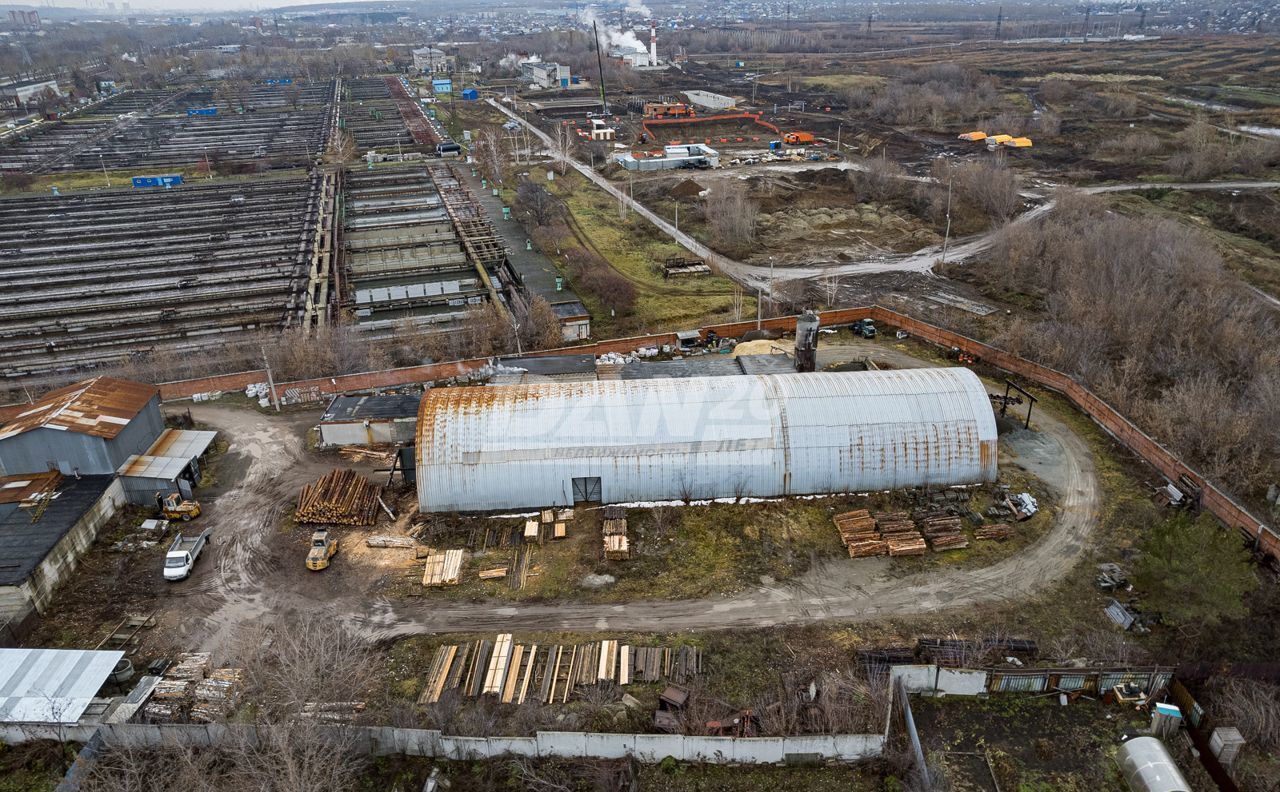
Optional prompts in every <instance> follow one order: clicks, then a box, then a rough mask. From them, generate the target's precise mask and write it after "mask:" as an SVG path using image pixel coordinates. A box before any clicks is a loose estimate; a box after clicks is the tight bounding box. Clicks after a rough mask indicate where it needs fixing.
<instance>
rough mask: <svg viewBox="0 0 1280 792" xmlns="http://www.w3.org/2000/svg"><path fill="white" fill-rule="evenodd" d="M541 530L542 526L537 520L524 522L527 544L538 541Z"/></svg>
mask: <svg viewBox="0 0 1280 792" xmlns="http://www.w3.org/2000/svg"><path fill="white" fill-rule="evenodd" d="M539 529H540V526H539V524H538V521H537V520H525V521H524V540H525V541H526V542H536V541H538V531H539Z"/></svg>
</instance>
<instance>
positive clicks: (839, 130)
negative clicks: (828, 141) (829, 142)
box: [836, 121, 844, 154]
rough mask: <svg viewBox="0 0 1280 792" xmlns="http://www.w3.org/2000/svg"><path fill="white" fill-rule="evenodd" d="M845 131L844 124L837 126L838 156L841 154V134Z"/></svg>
mask: <svg viewBox="0 0 1280 792" xmlns="http://www.w3.org/2000/svg"><path fill="white" fill-rule="evenodd" d="M843 131H844V122H843V121H841V122H840V123H838V124H836V154H839V153H840V133H841V132H843Z"/></svg>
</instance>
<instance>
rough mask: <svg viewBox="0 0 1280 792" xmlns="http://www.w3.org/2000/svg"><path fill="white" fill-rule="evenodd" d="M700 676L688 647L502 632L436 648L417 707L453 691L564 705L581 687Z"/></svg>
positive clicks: (697, 657) (697, 658) (696, 655)
mask: <svg viewBox="0 0 1280 792" xmlns="http://www.w3.org/2000/svg"><path fill="white" fill-rule="evenodd" d="M701 672H702V653H701V651H700V650H698V649H696V648H693V647H689V646H678V647H674V648H672V647H649V646H646V647H635V646H628V645H625V644H623V643H621V642H620V641H615V640H603V641H593V642H591V643H585V644H573V645H561V644H549V645H548V644H544V645H539V644H521V643H516V642H515V641H514V640H513V639H512V636H511V635H510V634H509V633H503V634H501V635H498V636H496V637H495V639H494V640H492V641H490V640H479V641H472V642H470V643H466V644H450V645H446V646H441V647H439V648H438V649H436V652H435V655H434V656H433V657H432V659H431V665H430V667H429V669H428V671H427V678H426V683H425V684H424V686H423V689H422V693H421V694H420V695H419V697H418V703H419V704H432V703H435V702H437V701H439V700H440V698H441V696H443V695H444V693H445V692H446V691H449V690H456V691H458V692H459V694H460V695H462V696H464V697H470V698H475V697H478V696H484V695H492V696H496V697H497V698H498V700H499V701H500V702H502V703H504V704H523V703H524V702H525V701H526V700H533V701H538V702H541V703H544V704H551V703H561V704H562V703H565V702H567V701H568V700H569V698H570V697H571V696H572V695H573V691H574V689H575V688H577V687H580V686H584V685H597V684H600V683H602V682H612V683H616V684H619V685H630V684H633V683H636V682H657V681H662V680H668V681H672V682H676V683H683V682H685V681H687V680H689V679H692V677H693V676H694V675H696V674H700V673H701Z"/></svg>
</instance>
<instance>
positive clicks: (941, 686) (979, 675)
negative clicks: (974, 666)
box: [938, 668, 987, 696]
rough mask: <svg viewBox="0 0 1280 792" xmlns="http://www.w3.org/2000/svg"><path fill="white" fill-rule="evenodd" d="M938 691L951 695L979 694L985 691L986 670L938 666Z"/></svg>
mask: <svg viewBox="0 0 1280 792" xmlns="http://www.w3.org/2000/svg"><path fill="white" fill-rule="evenodd" d="M938 692H939V693H946V694H948V695H952V696H979V695H981V694H983V693H986V692H987V672H986V671H969V670H966V669H960V668H939V669H938Z"/></svg>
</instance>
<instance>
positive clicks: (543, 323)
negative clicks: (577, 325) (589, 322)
mask: <svg viewBox="0 0 1280 792" xmlns="http://www.w3.org/2000/svg"><path fill="white" fill-rule="evenodd" d="M520 338H521V340H522V341H523V343H524V346H525V348H526V349H555V348H556V347H561V346H564V331H563V330H562V329H561V325H560V317H558V316H556V312H555V311H554V310H553V309H552V307H551V303H549V302H547V300H546V299H545V298H544V297H541V296H538V295H535V296H534V298H533V299H532V300H531V301H530V302H529V311H528V315H527V316H525V318H524V321H523V322H521V323H520Z"/></svg>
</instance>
